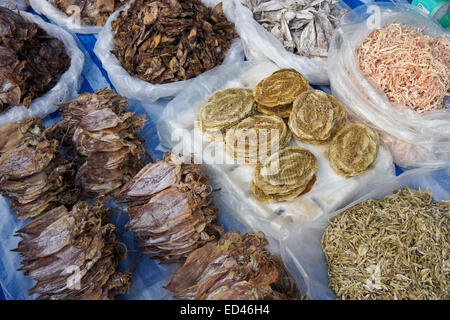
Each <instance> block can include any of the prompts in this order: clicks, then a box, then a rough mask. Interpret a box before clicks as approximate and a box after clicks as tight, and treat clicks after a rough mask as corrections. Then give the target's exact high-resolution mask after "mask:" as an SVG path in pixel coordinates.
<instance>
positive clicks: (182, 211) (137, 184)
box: [114, 152, 222, 263]
mask: <svg viewBox="0 0 450 320" xmlns="http://www.w3.org/2000/svg"><path fill="white" fill-rule="evenodd" d="M184 160H185V159H184V158H183V157H179V156H176V155H175V154H172V153H170V152H168V153H166V154H165V156H164V160H163V161H158V162H156V163H150V164H148V165H147V166H145V167H144V168H143V169H142V170H141V171H140V172H139V173H138V174H137V175H136V176H135V177H134V178H133V179H132V180H130V181H129V182H128V183H127V184H126V185H125V186H124V187H123V188H122V189H121V190H120V191H118V192H116V193H115V194H114V198H115V199H116V200H117V201H118V202H121V203H125V204H126V205H127V208H126V210H127V212H128V214H129V215H130V216H131V220H130V222H129V223H128V225H127V228H128V229H129V230H130V231H132V232H135V234H136V236H137V238H138V239H139V245H140V246H141V247H144V249H143V251H142V252H143V253H144V254H150V255H151V258H152V259H157V260H159V261H160V262H161V263H182V262H184V260H185V259H186V257H187V256H188V255H189V253H191V252H192V251H194V250H195V249H197V248H199V247H201V246H203V245H204V244H206V243H208V242H211V241H215V240H217V238H218V237H219V236H220V234H221V233H222V228H221V227H218V226H216V225H215V224H214V222H215V221H216V220H217V215H218V209H217V207H216V206H214V204H212V203H211V198H210V193H211V187H210V186H208V185H206V184H205V182H206V180H207V178H206V177H205V176H203V175H202V173H201V172H200V166H199V165H195V164H185V163H183V162H184Z"/></svg>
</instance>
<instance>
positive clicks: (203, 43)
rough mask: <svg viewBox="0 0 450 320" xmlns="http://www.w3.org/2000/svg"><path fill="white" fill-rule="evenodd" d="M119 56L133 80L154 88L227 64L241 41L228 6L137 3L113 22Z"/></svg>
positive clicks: (194, 0) (190, 1)
mask: <svg viewBox="0 0 450 320" xmlns="http://www.w3.org/2000/svg"><path fill="white" fill-rule="evenodd" d="M112 30H113V32H114V44H115V45H116V48H117V49H116V50H113V51H112V52H113V54H114V55H115V56H116V57H117V59H118V60H119V61H120V64H121V65H122V67H124V68H125V70H127V71H128V73H129V74H130V75H132V76H135V77H138V78H140V79H142V80H145V81H147V82H150V83H152V84H162V83H170V82H176V81H180V80H187V79H190V78H193V77H196V76H197V75H199V74H201V73H203V72H204V71H207V70H209V69H212V68H214V67H215V66H217V65H219V64H221V63H222V61H223V59H224V58H225V55H226V54H227V52H228V50H229V49H230V47H231V41H232V40H233V39H234V38H235V37H236V34H235V33H234V27H233V24H232V23H230V22H228V21H227V20H226V18H225V16H224V14H223V12H222V3H220V4H218V5H217V6H216V7H214V8H212V9H211V8H207V7H206V6H205V5H204V4H203V3H201V2H200V1H199V0H184V1H178V0H133V2H131V5H130V8H129V9H128V10H126V11H122V12H121V13H120V15H119V16H118V18H117V19H116V20H115V21H114V22H113V23H112Z"/></svg>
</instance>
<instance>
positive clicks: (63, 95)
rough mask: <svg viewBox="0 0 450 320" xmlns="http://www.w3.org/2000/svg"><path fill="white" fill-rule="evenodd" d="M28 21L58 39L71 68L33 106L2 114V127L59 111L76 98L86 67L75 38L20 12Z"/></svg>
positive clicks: (36, 99)
mask: <svg viewBox="0 0 450 320" xmlns="http://www.w3.org/2000/svg"><path fill="white" fill-rule="evenodd" d="M20 14H21V15H22V16H23V17H24V18H26V19H27V20H28V21H30V22H33V23H36V24H37V25H38V26H39V27H41V28H42V29H43V30H45V31H46V32H47V33H48V34H49V35H50V36H52V37H55V38H58V39H59V40H61V41H62V42H64V45H65V47H66V51H67V54H68V56H70V59H71V61H70V67H69V69H68V70H67V71H66V72H64V73H63V74H62V76H61V78H60V79H59V81H58V83H57V84H56V85H55V86H54V87H53V88H52V89H50V91H48V92H47V93H46V94H44V95H43V96H41V97H38V98H35V99H33V101H32V103H31V105H30V106H29V107H28V108H26V107H24V106H23V105H19V106H15V107H12V108H10V109H9V110H7V111H6V112H3V113H2V114H0V125H2V124H4V123H7V122H14V121H19V120H21V119H23V118H27V117H32V116H39V117H41V118H43V117H45V116H46V115H48V114H50V113H52V112H54V111H56V110H58V106H57V104H58V103H61V102H63V101H66V100H69V99H72V98H74V97H75V96H76V95H77V93H78V90H79V89H80V87H81V80H82V79H81V72H82V70H83V65H84V55H83V53H82V52H81V50H80V49H78V45H77V43H76V42H75V40H74V39H73V37H72V36H71V35H70V34H69V33H68V32H67V31H65V30H63V29H61V28H60V27H58V26H56V25H53V24H50V23H47V22H44V21H43V20H42V19H41V18H40V17H39V16H37V15H34V14H31V13H27V12H20Z"/></svg>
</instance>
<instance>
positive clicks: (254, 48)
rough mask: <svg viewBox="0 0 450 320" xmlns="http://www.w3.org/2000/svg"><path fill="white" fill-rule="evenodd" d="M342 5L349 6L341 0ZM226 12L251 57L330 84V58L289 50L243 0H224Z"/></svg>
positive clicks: (314, 81)
mask: <svg viewBox="0 0 450 320" xmlns="http://www.w3.org/2000/svg"><path fill="white" fill-rule="evenodd" d="M340 5H341V6H342V7H347V6H346V5H345V3H344V2H341V3H340ZM223 8H224V12H225V13H226V14H227V16H229V17H230V18H231V19H232V21H233V22H234V23H235V29H236V32H237V33H238V34H239V36H240V38H241V39H242V43H243V45H244V49H245V54H246V57H247V58H248V59H249V60H256V61H258V60H269V61H272V62H274V63H276V64H277V65H278V66H279V67H280V68H294V69H296V70H297V71H299V72H300V73H301V74H303V75H304V76H305V77H306V79H308V81H309V82H310V83H311V84H315V85H328V84H329V79H328V66H327V59H326V58H320V57H314V58H308V57H303V56H300V55H297V54H294V53H291V52H289V51H287V50H286V49H285V48H284V47H283V44H282V43H281V42H280V41H279V40H278V39H277V38H276V37H275V36H274V35H273V34H272V33H270V32H269V31H267V30H266V29H265V28H264V27H263V26H262V25H260V24H259V23H258V22H257V21H256V20H255V19H254V18H253V14H252V12H251V11H250V9H248V8H247V7H245V6H244V5H243V4H242V2H241V0H229V1H224V4H223Z"/></svg>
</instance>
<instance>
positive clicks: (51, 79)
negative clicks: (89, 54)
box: [0, 7, 70, 112]
mask: <svg viewBox="0 0 450 320" xmlns="http://www.w3.org/2000/svg"><path fill="white" fill-rule="evenodd" d="M0 29H1V32H0V81H1V86H0V87H1V89H0V112H3V111H5V110H7V109H8V108H10V107H12V106H17V105H20V104H23V105H24V106H26V107H28V106H29V105H30V104H31V102H32V100H33V99H34V98H36V97H40V96H42V95H44V94H45V93H47V92H48V91H49V90H50V89H51V88H53V87H54V86H55V84H56V83H57V82H58V80H59V79H60V77H61V75H62V74H63V73H64V72H65V71H66V70H67V69H69V67H70V57H69V56H68V55H67V53H66V49H65V46H64V43H63V42H62V41H60V40H58V39H56V38H53V37H50V36H49V35H48V34H47V32H45V31H44V30H43V29H41V28H40V27H39V26H38V25H37V24H34V23H30V22H28V21H26V20H25V19H24V18H23V17H21V16H20V15H19V14H17V13H15V12H14V11H11V10H9V9H7V8H5V7H0Z"/></svg>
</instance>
